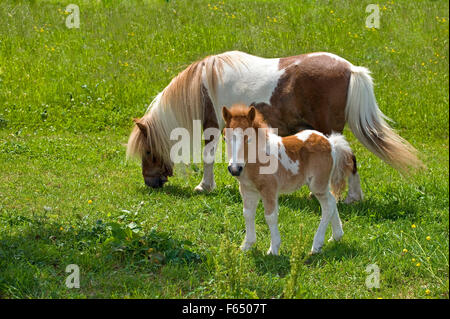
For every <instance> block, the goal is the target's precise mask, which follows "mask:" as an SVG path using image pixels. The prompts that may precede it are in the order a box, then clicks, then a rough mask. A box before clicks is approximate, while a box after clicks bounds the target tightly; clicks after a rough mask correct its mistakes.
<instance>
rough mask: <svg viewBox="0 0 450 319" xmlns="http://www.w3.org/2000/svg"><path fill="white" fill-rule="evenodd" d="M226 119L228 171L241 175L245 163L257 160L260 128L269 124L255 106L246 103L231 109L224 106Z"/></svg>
mask: <svg viewBox="0 0 450 319" xmlns="http://www.w3.org/2000/svg"><path fill="white" fill-rule="evenodd" d="M222 116H223V119H224V121H225V129H224V134H223V135H224V138H225V141H226V143H227V154H228V158H229V159H230V161H229V162H228V171H229V172H230V173H231V175H233V176H240V175H241V173H242V171H243V170H244V167H245V165H246V164H247V163H248V161H249V159H250V162H253V163H254V162H256V153H257V150H256V146H257V144H258V143H257V139H258V130H257V129H258V128H266V127H267V125H266V124H265V123H264V120H263V119H262V115H261V114H260V113H259V112H258V111H257V110H256V109H255V108H254V107H253V106H251V107H250V108H249V107H248V106H246V105H241V104H238V105H233V106H232V107H231V109H227V108H226V107H225V106H224V107H223V108H222Z"/></svg>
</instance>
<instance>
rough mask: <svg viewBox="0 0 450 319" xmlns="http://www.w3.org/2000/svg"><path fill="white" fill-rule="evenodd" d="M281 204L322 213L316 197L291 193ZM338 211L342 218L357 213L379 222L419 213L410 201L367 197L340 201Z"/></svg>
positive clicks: (409, 216)
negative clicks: (348, 201)
mask: <svg viewBox="0 0 450 319" xmlns="http://www.w3.org/2000/svg"><path fill="white" fill-rule="evenodd" d="M279 203H280V205H281V206H284V207H288V208H289V209H292V210H309V211H311V212H314V214H316V215H318V216H319V215H320V214H321V209H320V204H319V202H318V200H317V199H316V198H314V197H313V198H309V197H305V196H302V195H300V194H298V193H297V194H296V193H294V194H289V195H283V196H281V197H280V200H279ZM338 211H339V214H340V215H341V218H345V217H346V216H351V215H356V216H363V217H368V218H370V220H372V221H375V222H379V221H383V220H397V219H414V218H415V217H416V216H417V214H418V211H417V206H416V205H414V203H409V202H408V201H402V202H401V201H398V200H396V199H392V200H384V201H377V200H374V199H370V198H369V199H365V200H363V201H361V202H355V203H352V204H345V203H343V201H340V202H338Z"/></svg>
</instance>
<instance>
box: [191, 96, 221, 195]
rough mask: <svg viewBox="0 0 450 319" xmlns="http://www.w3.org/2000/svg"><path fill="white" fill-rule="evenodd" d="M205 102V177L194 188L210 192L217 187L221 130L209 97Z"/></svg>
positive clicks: (198, 190)
mask: <svg viewBox="0 0 450 319" xmlns="http://www.w3.org/2000/svg"><path fill="white" fill-rule="evenodd" d="M208 101H209V102H208ZM205 103H206V107H205V111H204V113H205V115H204V119H203V135H204V136H205V148H204V150H203V178H202V181H201V183H200V184H198V185H197V187H195V189H194V190H195V191H197V192H210V191H212V190H213V189H214V188H216V183H215V181H214V157H215V155H216V151H217V145H218V142H219V139H220V130H219V124H218V123H217V119H216V113H215V112H214V108H213V107H212V103H210V100H209V98H208V99H207V101H206V102H205Z"/></svg>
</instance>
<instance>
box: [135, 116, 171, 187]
mask: <svg viewBox="0 0 450 319" xmlns="http://www.w3.org/2000/svg"><path fill="white" fill-rule="evenodd" d="M134 123H135V124H136V125H135V127H134V128H133V131H132V132H131V135H130V138H129V140H128V146H127V148H128V149H127V153H128V155H136V156H139V157H141V160H142V176H143V177H144V182H145V184H146V185H147V186H149V187H152V188H159V187H162V186H163V185H164V183H166V182H167V181H168V177H169V176H172V164H171V163H167V161H164V160H163V159H162V156H161V154H160V150H159V149H160V148H159V147H158V141H157V137H156V136H155V132H152V130H151V128H150V124H149V121H146V120H145V119H144V118H142V119H134Z"/></svg>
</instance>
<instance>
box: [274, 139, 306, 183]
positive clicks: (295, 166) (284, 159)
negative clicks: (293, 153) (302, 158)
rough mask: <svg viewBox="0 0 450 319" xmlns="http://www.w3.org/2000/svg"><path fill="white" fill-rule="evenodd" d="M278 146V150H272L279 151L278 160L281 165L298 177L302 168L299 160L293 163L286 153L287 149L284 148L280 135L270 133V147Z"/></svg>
mask: <svg viewBox="0 0 450 319" xmlns="http://www.w3.org/2000/svg"><path fill="white" fill-rule="evenodd" d="M274 143H275V144H276V145H277V146H278V147H277V148H272V149H277V150H278V160H279V161H280V163H281V165H283V167H284V168H285V169H286V170H288V171H289V172H291V173H292V174H294V175H296V174H298V171H299V168H300V162H299V160H296V161H293V160H292V159H291V158H290V157H289V156H288V155H287V153H286V148H285V147H284V145H283V143H282V138H281V137H280V136H278V135H275V134H272V133H269V134H268V143H267V144H268V145H271V144H274Z"/></svg>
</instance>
